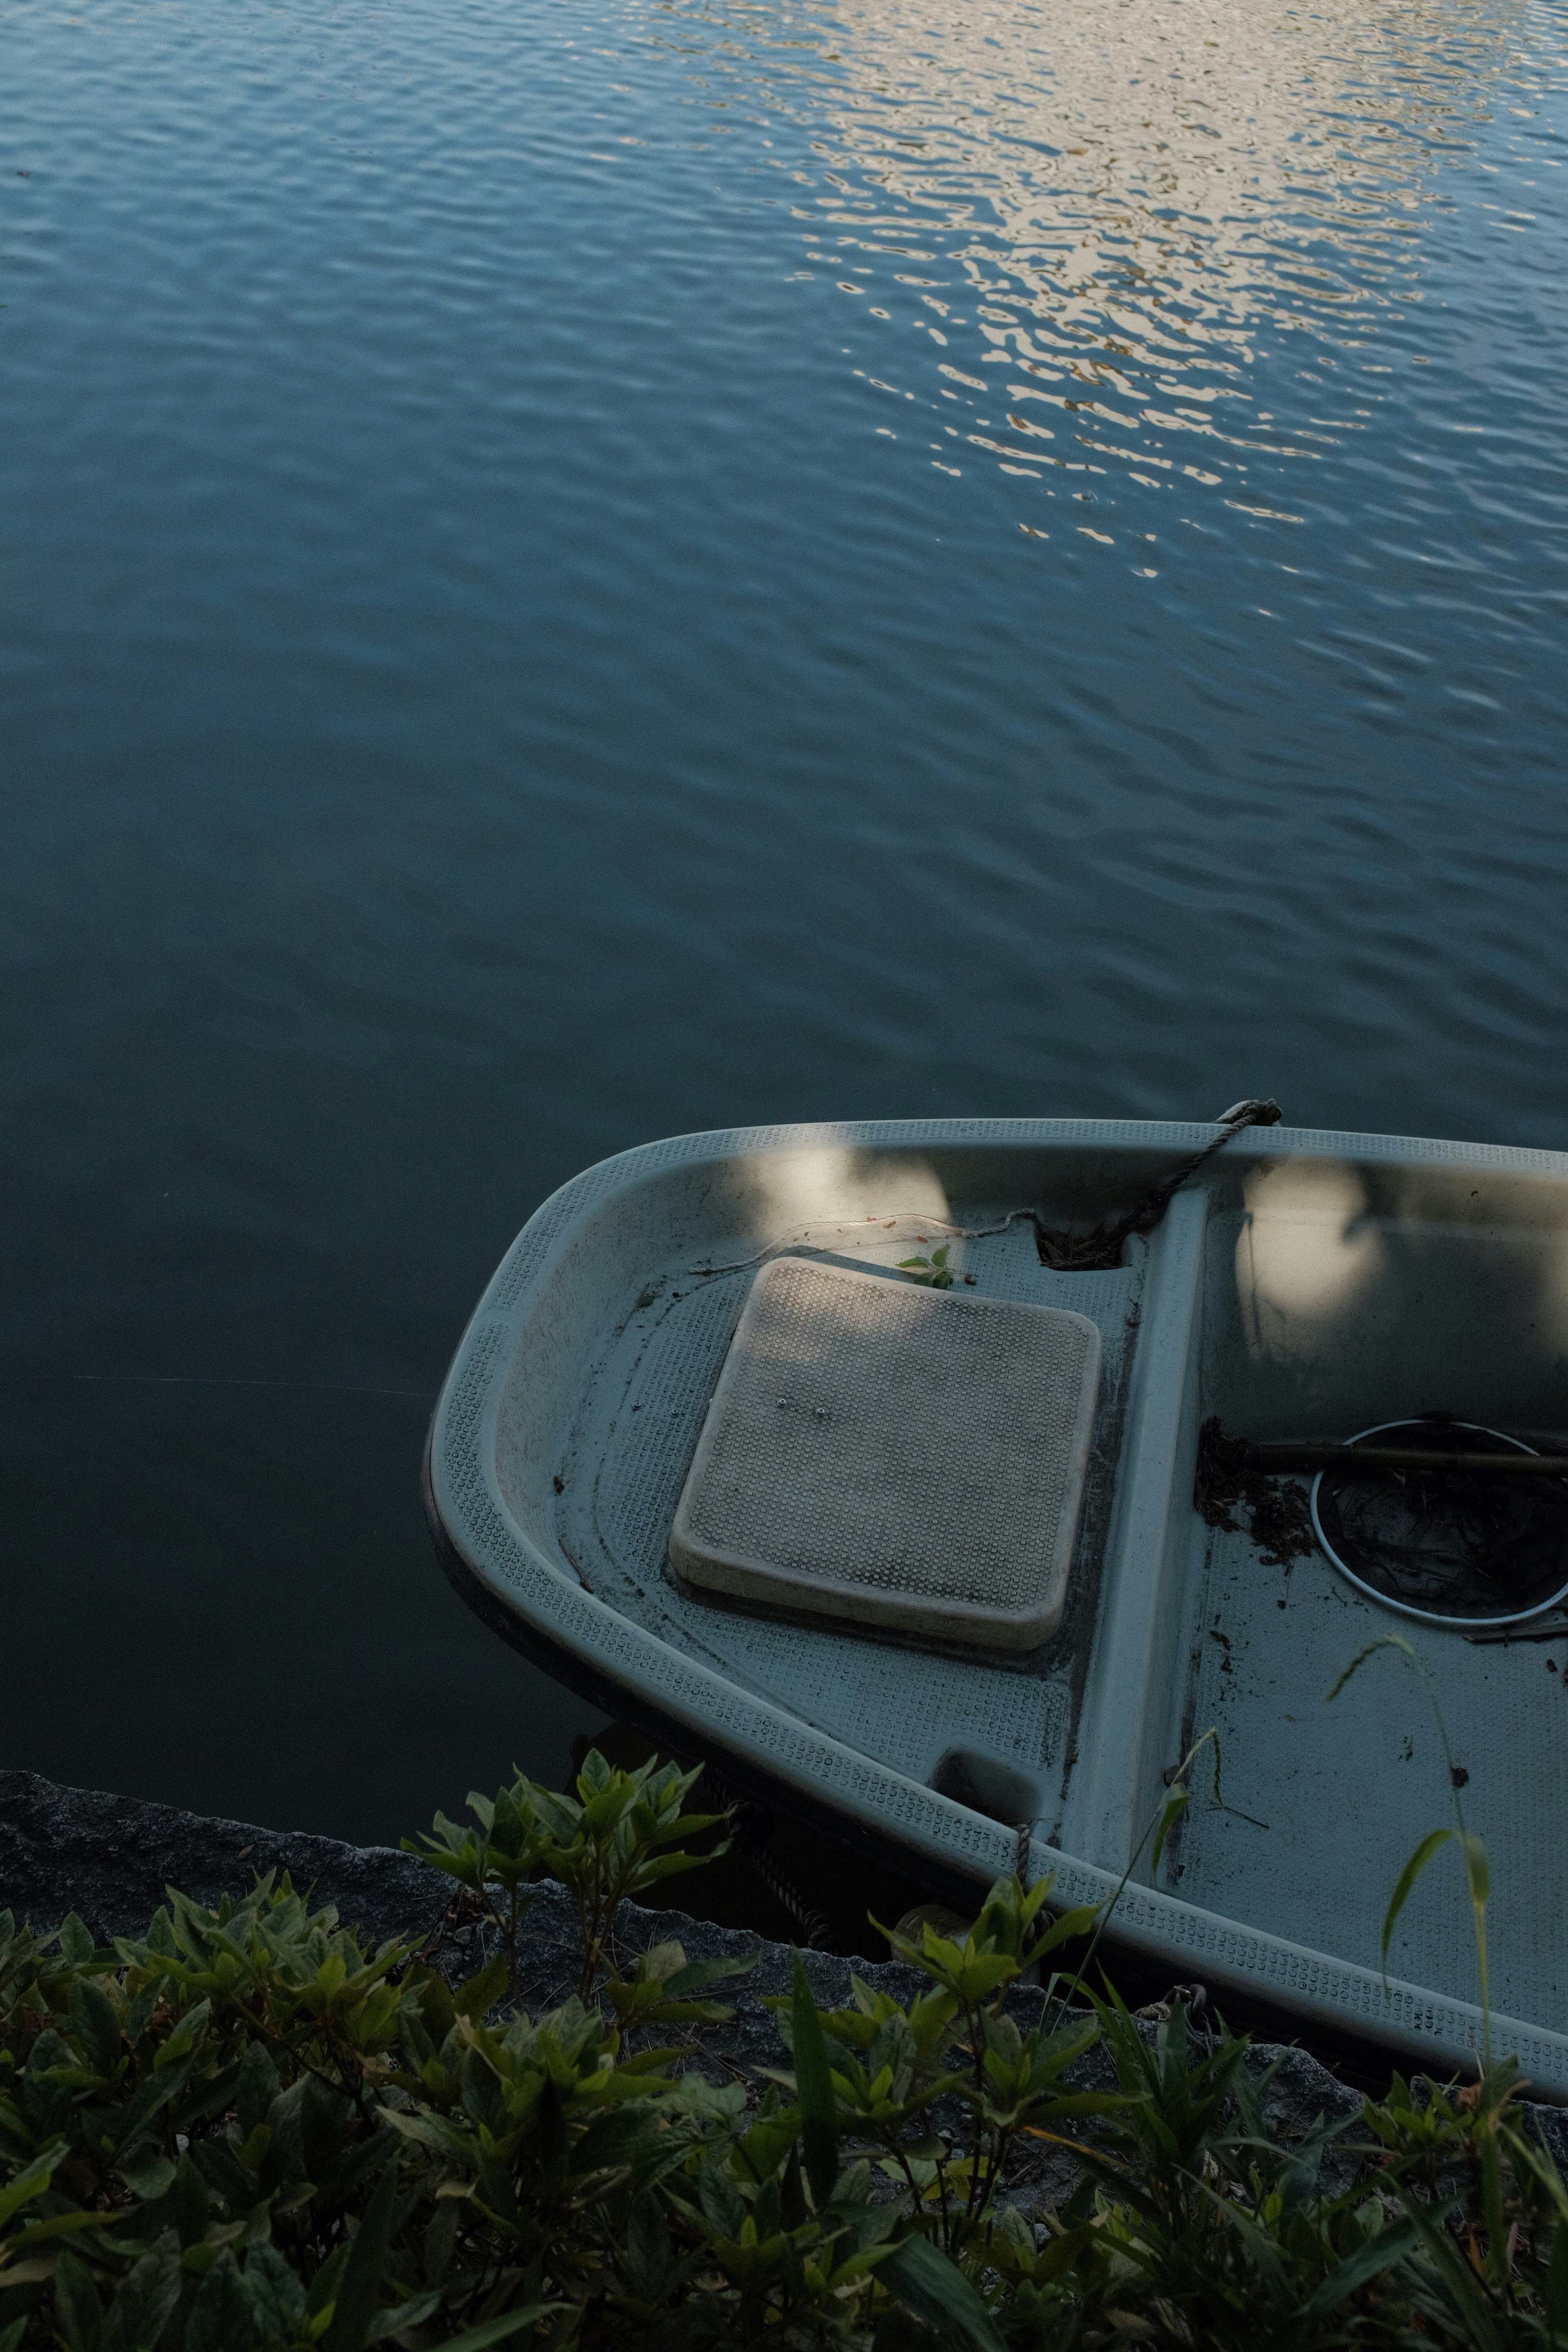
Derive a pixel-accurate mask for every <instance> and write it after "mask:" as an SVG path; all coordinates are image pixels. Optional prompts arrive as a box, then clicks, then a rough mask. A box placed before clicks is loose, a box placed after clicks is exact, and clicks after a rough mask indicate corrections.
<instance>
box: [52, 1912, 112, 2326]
mask: <svg viewBox="0 0 1568 2352" xmlns="http://www.w3.org/2000/svg"><path fill="white" fill-rule="evenodd" d="M73 1916H74V1914H73ZM77 1924H78V1926H80V1924H81V1923H80V1921H78V1923H77ZM55 2319H56V2322H57V2324H58V2327H59V2331H60V2334H61V2335H62V2336H64V2337H65V2340H66V2343H67V2344H68V2347H70V2352H98V2342H99V2337H100V2334H101V2333H102V2328H103V2307H102V2305H100V2302H99V2299H98V2289H97V2287H95V2286H94V2284H93V2283H92V2273H91V2272H90V2271H89V2269H88V2267H87V2265H86V2263H80V2262H79V2261H78V2260H77V2258H76V2256H75V2255H74V2254H73V2253H72V2252H70V2251H69V2249H67V2251H66V2252H64V2253H62V2254H61V2255H60V2257H59V2260H58V2262H57V2263H56V2264H55Z"/></svg>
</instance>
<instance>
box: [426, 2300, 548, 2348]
mask: <svg viewBox="0 0 1568 2352" xmlns="http://www.w3.org/2000/svg"><path fill="white" fill-rule="evenodd" d="M565 2308H566V2305H564V2304H563V2303H530V2304H526V2305H523V2306H522V2307H521V2309H519V2310H517V2311H503V2312H502V2313H501V2315H500V2318H499V2319H481V2320H480V2322H479V2326H477V2327H465V2328H464V2330H463V2332H462V2334H461V2335H460V2336H443V2337H442V2338H441V2343H440V2347H439V2352H484V2347H485V2346H486V2345H487V2344H500V2343H501V2342H503V2341H504V2339H505V2338H506V2337H507V2336H516V2335H517V2334H519V2332H520V2331H521V2329H522V2328H524V2327H531V2326H533V2324H534V2322H535V2321H536V2320H539V2319H548V2318H549V2317H550V2315H551V2314H552V2312H556V2311H564V2310H565Z"/></svg>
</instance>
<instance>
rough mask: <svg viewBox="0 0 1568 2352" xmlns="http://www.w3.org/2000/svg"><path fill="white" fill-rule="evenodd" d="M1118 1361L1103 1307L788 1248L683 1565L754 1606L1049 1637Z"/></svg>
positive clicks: (742, 1349)
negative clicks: (982, 1289) (1028, 1301)
mask: <svg viewBox="0 0 1568 2352" xmlns="http://www.w3.org/2000/svg"><path fill="white" fill-rule="evenodd" d="M1099 1388H1100V1333H1099V1331H1098V1330H1097V1328H1095V1326H1094V1325H1093V1324H1092V1323H1091V1322H1090V1321H1089V1318H1088V1317H1087V1316H1084V1315H1072V1314H1068V1313H1067V1312H1065V1311H1064V1310H1063V1309H1061V1308H1059V1307H1032V1306H1024V1305H1019V1304H1016V1302H1015V1301H1013V1300H1011V1299H1001V1298H986V1297H968V1296H966V1295H964V1294H963V1293H953V1292H950V1291H939V1290H931V1289H927V1288H923V1287H921V1286H919V1285H917V1284H915V1283H912V1282H907V1281H904V1280H902V1279H899V1278H890V1277H889V1276H886V1275H879V1274H859V1273H856V1272H853V1271H851V1270H850V1269H849V1268H847V1267H843V1266H837V1265H822V1264H820V1263H819V1262H817V1261H816V1260H814V1259H810V1258H801V1257H782V1258H776V1259H775V1260H774V1261H773V1264H772V1265H768V1266H765V1267H764V1268H763V1271H762V1273H761V1274H759V1275H758V1276H757V1278H756V1280H755V1282H754V1283H753V1284H752V1289H751V1293H750V1295H749V1297H748V1298H747V1300H746V1305H745V1307H744V1310H743V1311H742V1316H741V1320H740V1322H739V1324H738V1325H737V1327H736V1330H735V1336H734V1339H732V1340H731V1345H730V1352H729V1354H728V1356H727V1357H726V1358H725V1360H724V1366H723V1370H721V1373H720V1375H719V1384H718V1387H717V1388H716V1389H715V1391H714V1392H713V1401H712V1402H711V1403H710V1406H709V1408H708V1417H707V1419H706V1421H705V1422H704V1423H703V1425H702V1433H701V1435H700V1438H699V1439H698V1442H697V1451H696V1454H695V1455H694V1456H693V1458H692V1464H691V1468H690V1471H689V1474H688V1476H687V1480H686V1486H685V1488H684V1490H683V1491H682V1494H681V1497H680V1503H679V1508H678V1510H677V1512H676V1515H675V1525H674V1527H673V1528H672V1529H671V1532H670V1538H669V1558H670V1563H671V1565H672V1566H673V1568H674V1569H675V1570H676V1572H677V1573H678V1575H679V1576H680V1577H682V1578H683V1579H684V1580H685V1581H686V1582H687V1583H688V1584H689V1585H692V1586H696V1587H698V1588H700V1589H701V1590H703V1591H710V1592H717V1593H726V1594H728V1595H729V1596H730V1597H731V1599H734V1600H737V1601H745V1602H748V1603H750V1604H751V1605H752V1606H753V1607H761V1608H764V1609H769V1610H774V1611H784V1612H788V1613H790V1614H792V1615H807V1616H811V1617H828V1618H836V1619H837V1620H839V1621H840V1622H843V1623H844V1624H845V1626H846V1628H849V1627H852V1626H857V1625H858V1626H862V1627H864V1628H866V1629H867V1630H868V1631H873V1630H875V1631H879V1632H883V1633H895V1634H902V1635H904V1636H906V1637H907V1638H911V1639H915V1640H922V1641H936V1642H941V1643H960V1644H963V1646H965V1647H978V1648H984V1649H1003V1650H1027V1649H1033V1648H1034V1647H1036V1645H1037V1643H1041V1642H1043V1641H1045V1640H1046V1639H1047V1637H1048V1636H1049V1635H1050V1634H1051V1633H1053V1632H1054V1631H1055V1629H1056V1626H1057V1623H1058V1620H1059V1619H1060V1617H1061V1613H1062V1609H1063V1605H1064V1603H1065V1601H1066V1598H1067V1580H1068V1570H1069V1568H1070V1566H1071V1563H1072V1553H1073V1544H1074V1540H1075V1538H1076V1536H1077V1532H1078V1518H1079V1506H1080V1504H1081V1502H1082V1499H1083V1485H1084V1476H1085V1472H1086V1469H1087V1466H1088V1461H1089V1438H1090V1435H1091V1433H1092V1431H1093V1427H1094V1410H1095V1402H1096V1398H1097V1396H1098V1393H1099Z"/></svg>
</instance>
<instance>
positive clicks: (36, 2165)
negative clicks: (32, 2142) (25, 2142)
mask: <svg viewBox="0 0 1568 2352" xmlns="http://www.w3.org/2000/svg"><path fill="white" fill-rule="evenodd" d="M69 2146H70V2143H69V2141H68V2140H63V2139H57V2140H54V2141H52V2142H51V2143H50V2145H49V2146H48V2147H46V2148H40V2150H39V2151H38V2154H37V2156H36V2157H35V2158H33V2160H32V2162H31V2164H29V2165H26V2166H24V2168H23V2169H22V2170H21V2171H20V2172H19V2173H18V2174H17V2175H16V2179H15V2180H12V2181H9V2182H8V2183H7V2184H6V2186H5V2188H4V2189H0V2229H3V2228H4V2227H5V2223H6V2222H7V2221H9V2220H10V2219H11V2216H12V2214H13V2213H16V2212H19V2211H20V2210H21V2209H22V2207H23V2206H24V2205H30V2204H31V2203H32V2201H33V2200H34V2198H35V2197H41V2196H42V2195H43V2193H44V2191H45V2189H47V2187H48V2185H49V2181H50V2179H51V2177H52V2175H53V2173H54V2169H55V2167H56V2165H57V2164H59V2163H61V2162H63V2160H64V2158H65V2156H66V2154H67V2152H68V2148H69Z"/></svg>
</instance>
